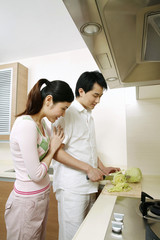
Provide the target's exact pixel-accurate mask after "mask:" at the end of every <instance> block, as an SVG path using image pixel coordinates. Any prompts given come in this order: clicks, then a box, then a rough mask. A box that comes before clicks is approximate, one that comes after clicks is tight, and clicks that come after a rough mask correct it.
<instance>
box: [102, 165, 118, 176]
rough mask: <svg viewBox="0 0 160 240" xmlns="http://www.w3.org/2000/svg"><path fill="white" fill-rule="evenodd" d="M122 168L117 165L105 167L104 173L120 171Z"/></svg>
mask: <svg viewBox="0 0 160 240" xmlns="http://www.w3.org/2000/svg"><path fill="white" fill-rule="evenodd" d="M120 170H121V169H120V168H115V167H104V168H103V175H108V174H110V173H114V172H119V171H120Z"/></svg>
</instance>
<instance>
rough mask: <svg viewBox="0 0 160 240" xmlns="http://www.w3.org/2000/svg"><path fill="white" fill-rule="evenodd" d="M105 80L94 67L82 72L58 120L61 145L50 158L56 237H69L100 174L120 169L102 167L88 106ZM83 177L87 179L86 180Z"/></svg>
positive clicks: (94, 101) (84, 212)
mask: <svg viewBox="0 0 160 240" xmlns="http://www.w3.org/2000/svg"><path fill="white" fill-rule="evenodd" d="M105 89H107V84H106V82H105V79H104V77H103V75H102V74H101V73H99V72H98V71H94V72H84V73H83V74H82V75H81V76H80V77H79V79H78V81H77V84H76V90H75V94H76V100H75V101H74V102H73V103H72V105H71V106H70V108H69V109H68V110H67V111H66V114H65V117H64V118H62V119H59V120H58V124H60V125H61V126H62V127H63V128H64V133H65V139H64V145H63V147H62V148H60V149H59V150H58V151H57V154H56V156H55V159H56V161H55V160H54V161H53V169H54V174H53V190H54V191H55V192H56V199H57V201H58V221H59V240H71V239H72V238H73V236H74V235H75V233H76V231H77V230H78V228H79V226H80V224H81V223H82V221H83V220H84V218H85V216H86V215H87V213H88V212H89V210H90V208H91V207H92V205H93V203H94V202H95V200H96V192H97V190H98V182H99V181H100V180H102V178H103V175H104V174H105V175H108V174H109V173H111V172H115V171H117V170H120V169H119V168H112V167H105V166H104V165H103V163H102V162H101V161H100V159H99V158H98V156H97V151H96V139H95V129H94V122H93V118H92V115H91V111H92V109H94V107H95V106H96V105H97V103H99V102H100V98H101V96H102V95H103V91H104V90H105ZM87 177H88V178H89V180H87Z"/></svg>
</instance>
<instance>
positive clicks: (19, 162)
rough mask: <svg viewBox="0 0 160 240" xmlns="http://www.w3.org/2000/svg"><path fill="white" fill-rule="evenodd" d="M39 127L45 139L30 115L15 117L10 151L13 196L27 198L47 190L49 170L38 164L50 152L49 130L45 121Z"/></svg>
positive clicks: (44, 165)
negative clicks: (13, 181) (13, 182)
mask: <svg viewBox="0 0 160 240" xmlns="http://www.w3.org/2000/svg"><path fill="white" fill-rule="evenodd" d="M42 126H43V129H44V133H45V136H44V135H43V134H42V133H41V131H40V129H39V128H38V126H37V124H36V122H35V121H34V120H33V119H32V117H31V116H29V115H23V116H20V117H18V118H17V119H16V120H15V122H14V125H13V128H12V131H11V134H10V149H11V154H12V160H13V163H14V169H15V172H16V180H15V184H14V191H15V193H16V194H18V195H19V194H20V195H23V196H30V195H35V194H40V193H42V192H45V191H46V190H48V188H49V187H50V178H49V175H48V173H47V171H48V167H47V165H46V164H45V163H43V162H41V161H42V159H43V158H44V157H45V155H46V154H47V152H48V149H49V142H50V138H49V135H50V133H49V129H48V128H47V126H46V123H45V121H44V119H43V120H42Z"/></svg>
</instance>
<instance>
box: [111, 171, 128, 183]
mask: <svg viewBox="0 0 160 240" xmlns="http://www.w3.org/2000/svg"><path fill="white" fill-rule="evenodd" d="M126 181H127V180H126V177H125V175H124V174H123V173H122V171H119V172H116V173H114V174H113V180H112V183H113V184H114V185H116V184H117V183H124V182H126Z"/></svg>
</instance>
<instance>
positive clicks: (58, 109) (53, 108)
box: [45, 97, 71, 123]
mask: <svg viewBox="0 0 160 240" xmlns="http://www.w3.org/2000/svg"><path fill="white" fill-rule="evenodd" d="M70 105H71V103H70V102H57V103H54V102H53V100H52V97H51V98H48V99H47V101H46V108H45V116H46V117H47V118H48V120H49V121H50V122H52V123H54V122H55V121H56V120H57V119H58V118H59V117H61V116H64V115H65V111H66V110H67V109H68V108H69V106H70Z"/></svg>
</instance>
